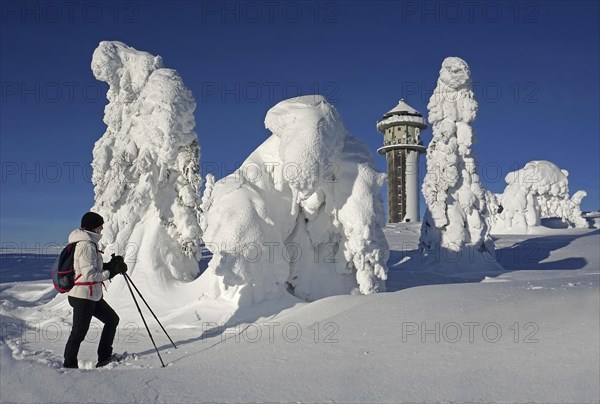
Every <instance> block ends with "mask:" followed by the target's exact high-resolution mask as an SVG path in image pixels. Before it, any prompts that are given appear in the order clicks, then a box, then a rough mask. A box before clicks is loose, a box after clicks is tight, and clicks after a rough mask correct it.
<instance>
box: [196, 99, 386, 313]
mask: <svg viewBox="0 0 600 404" xmlns="http://www.w3.org/2000/svg"><path fill="white" fill-rule="evenodd" d="M265 126H266V127H267V128H268V129H269V130H270V131H271V132H272V133H273V134H272V135H271V136H270V137H269V138H268V139H267V140H265V142H263V144H261V145H260V146H259V147H258V148H257V149H256V150H255V151H254V152H253V153H252V154H250V156H249V157H248V158H247V160H246V161H245V162H244V163H243V164H242V166H241V167H240V168H239V169H238V170H237V171H236V172H234V173H233V174H231V175H229V176H227V177H225V178H223V179H221V180H219V181H217V182H216V183H215V182H214V179H213V178H211V177H209V178H207V186H206V191H205V193H204V197H203V201H202V210H203V217H202V227H203V228H202V230H203V240H204V242H205V243H206V247H207V249H208V250H210V251H211V252H212V254H213V257H212V259H211V261H210V263H209V265H208V269H207V270H206V271H205V272H204V273H203V275H202V276H201V277H200V280H199V282H204V283H208V284H211V285H212V286H211V287H209V291H208V292H207V293H206V296H209V297H211V298H213V299H225V300H227V301H229V302H231V303H232V304H233V305H234V306H236V307H246V306H249V305H252V304H256V303H259V302H261V301H264V300H268V299H276V298H280V297H281V296H282V295H287V294H288V291H289V292H290V293H292V294H293V295H294V296H296V297H298V298H300V299H303V300H307V301H313V300H317V299H320V298H323V297H326V296H331V295H339V294H349V293H361V294H370V293H375V292H381V291H384V288H385V283H384V281H385V279H386V273H387V267H386V261H387V258H388V246H387V242H386V239H385V237H384V234H383V230H382V229H383V227H384V226H385V219H384V214H383V204H382V201H381V198H380V196H379V190H380V188H381V186H382V185H383V182H384V180H385V175H384V174H381V173H379V172H377V171H376V170H375V167H374V162H373V159H372V156H371V153H370V151H369V150H368V148H367V147H366V145H365V144H364V143H362V142H361V141H359V140H358V139H357V138H355V137H353V136H352V135H351V134H349V133H348V131H347V130H346V129H345V127H344V125H343V123H342V121H341V118H340V117H339V115H338V113H337V111H336V110H335V108H334V107H333V106H332V105H331V104H330V103H329V102H327V100H325V98H323V97H322V96H318V95H311V96H303V97H297V98H292V99H289V100H285V101H282V102H280V103H278V104H277V105H275V106H274V107H273V108H271V109H270V110H269V111H268V112H267V114H266V117H265Z"/></svg>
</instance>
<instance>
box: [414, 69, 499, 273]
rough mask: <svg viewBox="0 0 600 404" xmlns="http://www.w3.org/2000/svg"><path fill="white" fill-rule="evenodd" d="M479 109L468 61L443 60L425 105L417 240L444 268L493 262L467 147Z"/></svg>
mask: <svg viewBox="0 0 600 404" xmlns="http://www.w3.org/2000/svg"><path fill="white" fill-rule="evenodd" d="M477 107H478V105H477V101H475V98H474V95H473V91H472V88H471V77H470V70H469V67H468V65H467V63H466V62H465V61H464V60H462V59H460V58H457V57H448V58H446V59H445V60H444V62H443V63H442V68H441V70H440V76H439V78H438V81H437V86H436V88H435V90H434V91H433V94H432V96H431V98H430V100H429V104H428V105H427V108H428V110H429V122H430V123H431V124H432V127H433V139H432V141H431V143H430V145H429V147H428V150H427V174H426V175H425V180H424V183H423V188H422V189H423V195H424V197H425V201H426V202H427V211H426V212H425V217H424V220H423V224H422V228H421V239H420V248H421V251H422V253H423V257H424V259H425V261H426V262H427V263H428V264H429V265H432V266H434V267H439V268H440V270H443V271H469V270H471V269H477V268H481V267H482V265H483V266H485V265H486V263H487V264H490V265H491V266H494V267H495V266H496V264H495V260H494V257H493V255H494V243H493V241H492V239H491V238H490V236H489V226H488V223H487V222H486V215H487V206H486V199H485V190H484V188H483V187H482V185H481V183H480V181H479V176H478V175H477V164H476V161H475V155H474V154H473V151H472V150H471V146H472V144H473V141H474V132H473V128H472V126H471V123H472V122H473V120H474V119H475V116H476V114H477ZM447 252H451V254H450V255H448V254H447ZM449 256H451V257H452V258H448V257H449Z"/></svg>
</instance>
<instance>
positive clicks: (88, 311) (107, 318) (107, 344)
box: [63, 296, 119, 367]
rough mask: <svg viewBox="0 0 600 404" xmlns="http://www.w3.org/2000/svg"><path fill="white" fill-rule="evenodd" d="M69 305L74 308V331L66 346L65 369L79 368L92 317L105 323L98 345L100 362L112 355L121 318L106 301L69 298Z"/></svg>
mask: <svg viewBox="0 0 600 404" xmlns="http://www.w3.org/2000/svg"><path fill="white" fill-rule="evenodd" d="M69 304H70V305H71V307H73V329H72V330H71V335H70V336H69V340H68V341H67V345H66V346H65V362H64V364H63V365H64V367H77V354H78V353H79V346H80V345H81V343H82V342H83V340H84V339H85V335H86V334H87V332H88V330H89V328H90V322H91V321H92V317H96V318H97V319H98V320H100V321H102V322H103V323H104V327H103V328H102V335H101V336H100V344H99V345H98V361H99V362H100V361H102V360H104V359H107V358H109V357H110V356H111V355H112V344H113V340H114V339H115V334H116V332H117V325H119V316H118V315H117V313H115V311H114V310H113V309H112V308H111V307H110V306H109V305H108V303H106V301H105V300H104V299H100V300H99V301H97V302H94V301H93V300H89V299H79V298H77V297H71V296H69Z"/></svg>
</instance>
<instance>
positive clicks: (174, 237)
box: [92, 42, 201, 287]
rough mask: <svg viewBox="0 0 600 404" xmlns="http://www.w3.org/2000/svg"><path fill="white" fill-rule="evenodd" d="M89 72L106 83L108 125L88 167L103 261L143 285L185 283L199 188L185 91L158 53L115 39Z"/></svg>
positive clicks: (191, 267) (194, 246)
mask: <svg viewBox="0 0 600 404" xmlns="http://www.w3.org/2000/svg"><path fill="white" fill-rule="evenodd" d="M92 70H93V73H94V76H95V77H96V78H97V79H98V80H100V81H104V82H106V83H108V85H109V89H108V94H107V98H108V100H109V103H108V105H107V106H106V108H105V115H104V123H105V124H106V126H107V128H106V132H105V133H104V135H103V136H102V137H101V138H100V140H98V142H97V143H96V145H95V147H94V159H93V162H92V166H93V177H92V180H93V183H94V185H95V188H94V192H95V205H94V207H93V208H92V210H94V211H96V212H98V213H99V214H101V215H102V216H103V217H104V219H105V222H106V223H105V225H104V233H103V237H102V242H103V243H105V244H106V249H105V250H106V253H105V260H107V259H109V258H110V254H111V253H113V252H114V253H117V254H121V255H124V256H125V258H126V262H127V264H128V265H129V274H130V275H131V276H132V278H133V279H144V283H146V284H147V285H152V284H154V285H155V286H156V287H159V286H165V285H167V284H170V283H172V281H174V280H192V279H194V278H195V277H196V276H197V273H198V258H199V254H198V251H199V249H198V246H199V242H200V225H199V205H200V200H199V199H200V197H199V192H200V184H201V178H200V176H199V153H200V149H199V146H198V140H197V135H196V133H195V132H194V126H195V120H194V115H193V112H194V109H195V107H196V103H195V101H194V98H193V96H192V93H191V92H190V91H189V90H188V89H187V87H186V86H185V85H184V84H183V82H182V80H181V77H180V76H179V74H177V72H176V71H175V70H172V69H167V68H164V67H163V63H162V59H161V58H160V56H153V55H151V54H149V53H146V52H140V51H137V50H135V49H133V48H130V47H128V46H127V45H125V44H123V43H121V42H101V43H100V45H99V46H98V48H97V49H96V50H95V51H94V55H93V58H92ZM115 280H116V281H117V282H121V281H122V279H121V278H120V277H119V278H115Z"/></svg>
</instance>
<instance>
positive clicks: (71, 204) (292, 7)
mask: <svg viewBox="0 0 600 404" xmlns="http://www.w3.org/2000/svg"><path fill="white" fill-rule="evenodd" d="M0 11H1V24H0V75H1V85H2V87H1V90H2V93H1V100H0V101H1V116H0V131H1V152H0V153H1V161H2V173H1V174H2V178H1V195H0V211H1V212H0V214H1V229H0V238H1V243H2V246H7V245H14V243H17V244H21V243H26V244H27V246H35V243H40V244H41V245H44V244H46V243H49V242H55V243H63V242H64V241H65V238H66V233H67V232H68V230H69V229H70V228H72V227H75V226H76V225H77V224H78V221H79V218H80V216H81V214H82V213H83V212H85V211H86V210H88V209H89V208H90V207H91V206H92V204H93V186H92V184H91V183H90V180H89V178H90V176H91V173H90V169H89V163H90V161H91V158H92V148H93V145H94V142H95V141H96V140H97V139H98V138H99V137H100V136H101V135H102V133H103V132H104V130H105V125H104V124H103V122H102V117H103V109H104V106H105V104H106V99H105V94H106V85H105V84H104V83H100V82H97V81H96V80H95V79H94V77H93V75H92V72H91V70H90V61H91V56H92V53H93V51H94V49H95V48H96V46H97V45H98V43H99V42H100V41H102V40H118V41H122V42H125V43H126V44H128V45H130V46H132V47H134V48H137V49H139V50H144V51H148V52H150V53H153V54H158V55H161V56H162V57H163V61H164V64H165V66H166V67H170V68H174V69H176V70H177V71H178V72H179V73H180V75H181V76H182V78H183V81H184V82H185V83H186V85H187V86H188V87H189V88H190V89H191V91H192V93H193V94H194V97H195V98H196V102H197V104H198V105H197V109H196V123H197V132H198V135H199V140H200V146H201V153H202V156H201V162H202V166H203V168H204V170H203V171H204V172H203V175H204V174H206V172H207V171H211V172H213V173H214V174H215V175H216V176H217V177H222V176H223V175H226V174H228V173H229V172H231V171H233V169H235V168H236V167H237V165H239V164H240V163H241V162H242V161H243V160H244V159H245V158H246V156H247V155H248V154H249V153H250V152H251V151H252V150H254V149H255V148H256V147H257V146H258V145H259V144H260V143H261V142H262V141H263V140H264V139H266V137H267V136H268V135H269V133H268V131H267V130H266V129H264V124H263V120H264V116H265V113H266V112H267V110H268V109H269V108H270V107H271V106H273V105H274V104H275V103H277V102H278V101H280V100H282V99H285V98H289V97H293V96H296V95H300V94H312V93H315V92H319V93H321V94H323V95H325V96H326V97H328V98H329V99H330V100H331V101H332V102H333V103H334V104H335V105H336V107H337V109H338V110H339V112H340V113H341V115H342V118H343V119H344V122H345V124H346V126H347V128H348V129H349V130H350V132H352V133H353V134H354V135H355V136H358V137H359V138H361V139H362V140H364V141H365V142H367V143H368V145H369V146H370V148H371V150H372V151H373V153H375V151H376V149H377V148H378V147H379V146H380V145H381V143H382V135H381V134H379V133H378V132H377V130H376V128H375V122H376V120H377V119H379V118H380V117H381V115H382V114H383V113H384V112H386V111H388V110H389V109H391V108H392V107H394V106H395V105H396V103H397V101H398V100H399V99H400V98H405V99H406V100H407V102H408V103H409V104H410V105H412V106H413V107H415V108H416V109H418V110H419V111H421V112H422V113H423V114H424V115H425V114H426V113H427V108H426V105H427V101H428V99H429V96H430V94H431V91H432V90H433V88H434V86H435V83H436V80H437V77H438V71H439V69H440V65H441V62H442V60H443V59H444V58H445V57H447V56H459V57H461V58H463V59H465V60H466V61H467V63H468V64H469V66H470V67H471V72H472V78H473V81H474V84H475V96H476V99H477V100H478V102H479V105H480V108H479V113H478V117H477V120H476V121H475V123H474V126H475V129H476V133H477V136H478V143H477V144H476V145H475V151H476V153H477V156H478V162H479V168H480V172H481V176H482V179H483V182H484V185H485V186H486V187H488V188H489V189H491V190H493V191H495V192H501V191H502V190H503V188H504V186H505V183H504V176H505V175H506V173H507V172H509V171H511V170H514V169H516V168H521V167H522V166H523V165H524V164H525V163H526V162H528V161H530V160H536V159H544V160H550V161H552V162H554V163H556V164H557V165H559V166H560V167H561V168H564V169H567V170H568V171H569V172H570V177H569V178H570V191H571V193H573V192H575V191H576V190H578V189H584V190H586V191H587V192H588V196H587V198H585V199H584V201H583V208H584V210H594V209H598V208H599V207H600V195H599V188H600V186H599V180H598V178H599V175H600V163H599V156H600V145H599V133H600V122H599V121H600V118H599V110H600V108H599V98H600V97H599V71H600V66H599V64H600V63H599V49H600V43H599V42H600V28H599V26H600V22H599V21H600V10H599V3H598V2H596V1H582V2H577V1H564V2H562V1H522V2H514V1H486V2H472V1H464V2H461V1H458V2H453V1H449V2H448V1H427V2H419V1H381V2H377V1H320V2H317V1H287V2H279V1H228V2H221V1H170V2H166V1H149V2H137V1H122V2H116V1H107V2H100V1H83V2H77V1H75V2H74V1H69V2H65V3H61V2H43V1H31V2H20V1H3V2H2V3H1V10H0ZM423 138H424V140H425V141H426V142H428V141H429V140H430V138H431V130H430V129H427V131H426V132H425V133H424V135H423ZM376 159H377V164H378V167H379V168H380V170H382V171H383V170H384V169H385V159H384V158H383V157H381V156H377V157H376ZM421 162H422V166H424V164H425V160H424V158H422V160H421Z"/></svg>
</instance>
